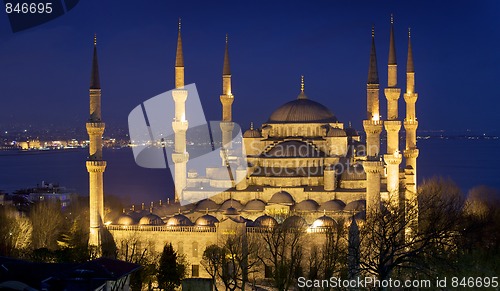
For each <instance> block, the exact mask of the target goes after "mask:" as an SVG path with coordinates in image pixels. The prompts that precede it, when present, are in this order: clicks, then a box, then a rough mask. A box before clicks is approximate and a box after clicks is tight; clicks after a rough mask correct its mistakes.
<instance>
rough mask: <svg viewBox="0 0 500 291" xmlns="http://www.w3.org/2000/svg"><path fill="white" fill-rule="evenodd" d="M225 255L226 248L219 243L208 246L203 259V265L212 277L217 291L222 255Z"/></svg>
mask: <svg viewBox="0 0 500 291" xmlns="http://www.w3.org/2000/svg"><path fill="white" fill-rule="evenodd" d="M224 255H225V254H224V250H223V249H222V248H221V247H219V246H218V245H215V244H213V245H209V246H207V247H206V249H205V251H204V252H203V258H202V260H201V265H202V266H203V267H204V268H205V270H206V271H207V273H208V274H209V275H210V277H211V278H212V282H213V286H214V289H215V290H216V291H217V290H218V289H217V276H218V274H219V272H220V270H221V265H222V257H223V256H224Z"/></svg>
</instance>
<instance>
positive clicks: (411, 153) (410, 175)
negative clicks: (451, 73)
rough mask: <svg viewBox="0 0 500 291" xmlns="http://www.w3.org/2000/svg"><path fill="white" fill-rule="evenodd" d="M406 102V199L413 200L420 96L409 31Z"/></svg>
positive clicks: (415, 189)
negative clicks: (416, 89) (417, 91)
mask: <svg viewBox="0 0 500 291" xmlns="http://www.w3.org/2000/svg"><path fill="white" fill-rule="evenodd" d="M404 98H405V102H406V118H405V121H404V126H405V131H406V149H405V151H404V156H405V159H406V168H405V176H406V196H407V197H406V198H407V199H409V200H413V199H414V198H416V194H417V157H418V148H417V127H418V121H417V115H416V112H415V103H416V102H417V99H418V94H417V93H415V69H414V67H413V52H412V48H411V34H410V29H408V61H407V63H406V93H405V94H404Z"/></svg>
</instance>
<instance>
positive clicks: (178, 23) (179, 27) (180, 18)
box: [178, 17, 181, 31]
mask: <svg viewBox="0 0 500 291" xmlns="http://www.w3.org/2000/svg"><path fill="white" fill-rule="evenodd" d="M178 25H179V31H181V18H180V17H179V23H178Z"/></svg>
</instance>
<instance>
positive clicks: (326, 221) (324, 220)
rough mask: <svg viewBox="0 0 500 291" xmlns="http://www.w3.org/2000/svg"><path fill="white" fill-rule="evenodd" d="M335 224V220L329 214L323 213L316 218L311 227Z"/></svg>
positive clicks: (332, 225)
mask: <svg viewBox="0 0 500 291" xmlns="http://www.w3.org/2000/svg"><path fill="white" fill-rule="evenodd" d="M334 226H337V222H336V221H335V219H333V218H331V217H330V216H326V215H323V216H321V217H320V218H318V219H316V220H315V221H314V222H313V224H312V225H311V227H334Z"/></svg>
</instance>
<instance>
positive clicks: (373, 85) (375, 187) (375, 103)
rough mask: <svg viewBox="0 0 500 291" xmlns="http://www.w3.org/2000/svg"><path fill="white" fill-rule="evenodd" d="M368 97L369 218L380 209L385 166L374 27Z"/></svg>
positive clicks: (366, 130)
mask: <svg viewBox="0 0 500 291" xmlns="http://www.w3.org/2000/svg"><path fill="white" fill-rule="evenodd" d="M366 96H367V119H366V120H363V127H364V129H365V132H366V161H364V162H363V167H364V170H365V172H366V212H367V217H368V216H369V215H370V213H372V212H375V211H378V209H379V208H380V174H381V173H382V171H383V166H384V164H383V162H382V161H380V157H379V153H380V133H381V132H382V121H381V120H380V113H379V80H378V70H377V55H376V51H375V29H374V27H372V47H371V52H370V66H369V67H368V82H367V86H366Z"/></svg>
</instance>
